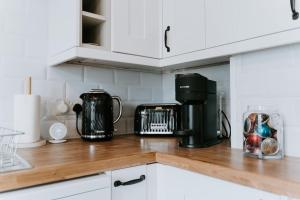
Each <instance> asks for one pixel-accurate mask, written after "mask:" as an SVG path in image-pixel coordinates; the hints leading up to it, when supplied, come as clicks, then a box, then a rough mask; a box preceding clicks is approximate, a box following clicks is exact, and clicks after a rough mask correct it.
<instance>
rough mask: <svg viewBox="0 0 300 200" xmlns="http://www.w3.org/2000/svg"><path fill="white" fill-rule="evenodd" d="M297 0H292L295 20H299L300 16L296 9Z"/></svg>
mask: <svg viewBox="0 0 300 200" xmlns="http://www.w3.org/2000/svg"><path fill="white" fill-rule="evenodd" d="M295 7H296V0H291V10H292V13H293V16H292V17H293V20H297V19H298V18H299V13H298V12H297V11H296V8H295Z"/></svg>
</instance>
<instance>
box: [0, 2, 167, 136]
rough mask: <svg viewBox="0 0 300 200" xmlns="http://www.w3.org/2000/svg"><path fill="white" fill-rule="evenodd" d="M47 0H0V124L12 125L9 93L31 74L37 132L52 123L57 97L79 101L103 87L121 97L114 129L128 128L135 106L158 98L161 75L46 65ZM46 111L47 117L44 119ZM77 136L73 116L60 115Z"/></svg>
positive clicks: (20, 89) (21, 89)
mask: <svg viewBox="0 0 300 200" xmlns="http://www.w3.org/2000/svg"><path fill="white" fill-rule="evenodd" d="M46 13H47V0H0V126H4V127H10V128H13V96H14V94H21V93H23V92H24V81H23V80H24V78H25V77H26V76H32V78H33V88H32V89H33V94H39V95H41V96H42V113H41V117H43V120H42V135H43V136H44V137H46V138H47V137H48V128H49V126H50V125H51V123H53V122H54V120H53V116H49V115H51V114H52V111H51V110H52V109H53V106H54V105H55V103H56V100H58V99H66V100H68V101H71V102H81V101H80V99H79V98H78V97H79V95H80V94H81V93H83V92H86V91H88V90H90V89H92V88H103V89H105V90H107V91H108V92H109V93H110V94H111V95H119V96H120V97H121V98H122V100H123V101H124V112H123V116H122V118H121V120H120V122H119V123H118V124H117V125H116V128H117V130H118V131H117V133H118V134H123V133H132V132H133V113H134V109H135V106H136V105H137V104H140V103H145V102H156V101H162V89H161V86H162V76H161V74H152V73H144V72H136V71H124V70H118V69H111V68H109V66H103V68H93V67H88V66H75V65H61V66H58V67H47V66H46V55H47V32H48V31H47V23H46V22H47V15H46ZM46 116H47V118H45V117H46ZM58 120H61V121H62V122H64V123H65V124H66V125H67V127H68V129H69V137H75V136H76V137H77V134H76V132H75V116H74V115H71V116H67V117H60V118H59V119H58Z"/></svg>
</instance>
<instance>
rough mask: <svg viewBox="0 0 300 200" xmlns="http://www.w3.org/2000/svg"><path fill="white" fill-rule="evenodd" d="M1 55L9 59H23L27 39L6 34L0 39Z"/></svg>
mask: <svg viewBox="0 0 300 200" xmlns="http://www.w3.org/2000/svg"><path fill="white" fill-rule="evenodd" d="M0 44H1V45H0V54H1V55H2V56H7V57H23V56H24V54H25V39H24V38H22V37H20V36H16V35H12V34H5V35H3V36H2V37H1V38H0Z"/></svg>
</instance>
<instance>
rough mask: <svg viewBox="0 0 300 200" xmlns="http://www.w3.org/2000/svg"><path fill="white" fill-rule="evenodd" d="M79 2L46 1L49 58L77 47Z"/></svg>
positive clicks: (67, 0)
mask: <svg viewBox="0 0 300 200" xmlns="http://www.w3.org/2000/svg"><path fill="white" fill-rule="evenodd" d="M80 5H81V3H80V0H51V1H48V27H49V28H48V35H49V36H48V37H49V43H48V44H49V45H48V48H49V56H56V55H57V54H60V53H62V52H64V51H66V50H69V49H71V48H73V47H76V46H79V44H80V39H79V26H80V19H81V18H80Z"/></svg>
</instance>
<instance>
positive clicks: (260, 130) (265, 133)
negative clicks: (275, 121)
mask: <svg viewBox="0 0 300 200" xmlns="http://www.w3.org/2000/svg"><path fill="white" fill-rule="evenodd" d="M255 132H256V133H257V134H259V135H260V136H261V137H263V138H266V137H270V136H271V128H270V127H269V126H268V124H259V125H257V127H256V129H255Z"/></svg>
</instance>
